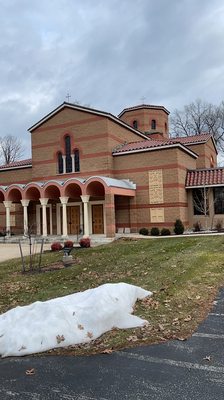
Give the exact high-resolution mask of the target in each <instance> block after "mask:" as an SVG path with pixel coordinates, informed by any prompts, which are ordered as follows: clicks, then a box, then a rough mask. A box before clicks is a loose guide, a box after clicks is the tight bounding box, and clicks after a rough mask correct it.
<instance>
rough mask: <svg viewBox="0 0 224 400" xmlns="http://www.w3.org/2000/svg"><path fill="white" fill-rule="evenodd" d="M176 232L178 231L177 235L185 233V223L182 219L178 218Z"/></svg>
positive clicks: (175, 226) (175, 225)
mask: <svg viewBox="0 0 224 400" xmlns="http://www.w3.org/2000/svg"><path fill="white" fill-rule="evenodd" d="M174 233H176V235H182V234H183V233H184V224H183V222H182V221H181V220H180V219H176V222H175V224H174Z"/></svg>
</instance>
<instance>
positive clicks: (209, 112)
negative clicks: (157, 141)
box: [170, 99, 224, 151]
mask: <svg viewBox="0 0 224 400" xmlns="http://www.w3.org/2000/svg"><path fill="white" fill-rule="evenodd" d="M170 122H171V124H170V125H171V129H172V130H173V132H172V136H174V137H180V136H193V135H199V134H201V133H211V134H212V135H213V137H214V140H215V142H216V144H217V147H218V149H220V150H222V151H224V102H222V103H221V104H220V105H219V106H216V105H214V104H211V103H206V102H202V100H200V99H198V100H196V101H195V102H193V103H190V104H188V105H186V106H184V109H183V110H181V111H179V110H175V111H174V113H173V116H172V117H171V121H170Z"/></svg>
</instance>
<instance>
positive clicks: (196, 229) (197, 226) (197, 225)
mask: <svg viewBox="0 0 224 400" xmlns="http://www.w3.org/2000/svg"><path fill="white" fill-rule="evenodd" d="M193 231H194V232H200V231H201V223H200V222H199V221H197V222H195V224H194V225H193Z"/></svg>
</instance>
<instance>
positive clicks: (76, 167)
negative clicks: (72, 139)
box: [74, 149, 80, 172]
mask: <svg viewBox="0 0 224 400" xmlns="http://www.w3.org/2000/svg"><path fill="white" fill-rule="evenodd" d="M74 155H75V172H79V171H80V162H79V150H78V149H75V151H74Z"/></svg>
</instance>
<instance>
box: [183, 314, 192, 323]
mask: <svg viewBox="0 0 224 400" xmlns="http://www.w3.org/2000/svg"><path fill="white" fill-rule="evenodd" d="M191 320H192V316H191V315H188V316H187V317H186V318H184V322H189V321H191Z"/></svg>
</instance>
